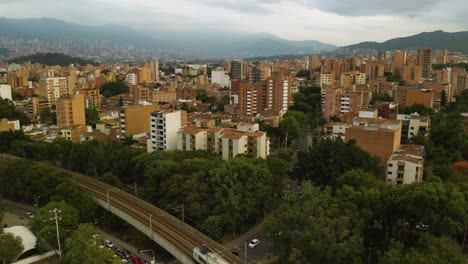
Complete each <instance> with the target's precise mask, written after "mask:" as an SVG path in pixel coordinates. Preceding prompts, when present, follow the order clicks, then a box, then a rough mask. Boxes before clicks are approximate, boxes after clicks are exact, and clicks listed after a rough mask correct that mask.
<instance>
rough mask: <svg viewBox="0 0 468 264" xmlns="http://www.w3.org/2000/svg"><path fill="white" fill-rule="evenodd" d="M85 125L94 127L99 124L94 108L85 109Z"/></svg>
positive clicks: (97, 113) (96, 111)
mask: <svg viewBox="0 0 468 264" xmlns="http://www.w3.org/2000/svg"><path fill="white" fill-rule="evenodd" d="M85 119H86V124H87V125H91V126H94V125H96V124H97V123H98V122H99V112H98V110H96V109H94V108H86V110H85Z"/></svg>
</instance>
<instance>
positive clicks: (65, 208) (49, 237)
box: [31, 202, 79, 245]
mask: <svg viewBox="0 0 468 264" xmlns="http://www.w3.org/2000/svg"><path fill="white" fill-rule="evenodd" d="M55 208H57V209H58V210H60V213H58V215H59V217H60V218H61V220H59V233H60V241H61V243H63V242H64V241H65V240H66V239H67V238H68V237H70V236H71V235H72V234H73V230H74V229H75V228H76V227H77V225H78V219H79V212H78V210H77V209H76V208H74V207H72V206H70V205H68V204H67V203H65V202H50V203H48V204H47V205H46V206H44V207H42V208H40V209H39V211H38V212H37V214H36V216H35V217H34V218H33V220H32V221H31V228H32V229H33V231H34V232H35V233H36V234H37V236H38V238H40V239H43V240H44V241H46V242H47V243H49V244H51V245H57V233H56V225H55V220H54V221H52V220H50V219H51V218H52V217H54V214H53V212H52V211H53V210H54V209H55Z"/></svg>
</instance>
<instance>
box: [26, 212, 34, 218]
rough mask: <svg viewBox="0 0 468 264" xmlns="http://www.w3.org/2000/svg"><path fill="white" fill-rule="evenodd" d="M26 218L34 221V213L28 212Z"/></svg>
mask: <svg viewBox="0 0 468 264" xmlns="http://www.w3.org/2000/svg"><path fill="white" fill-rule="evenodd" d="M26 217H28V218H30V219H33V218H34V213H31V212H26Z"/></svg>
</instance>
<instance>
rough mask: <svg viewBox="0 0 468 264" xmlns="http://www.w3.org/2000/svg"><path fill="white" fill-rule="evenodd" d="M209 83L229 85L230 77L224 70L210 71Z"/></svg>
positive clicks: (222, 85)
mask: <svg viewBox="0 0 468 264" xmlns="http://www.w3.org/2000/svg"><path fill="white" fill-rule="evenodd" d="M211 83H213V84H219V86H221V87H222V88H224V87H231V79H230V78H229V75H228V74H227V73H226V72H225V71H211Z"/></svg>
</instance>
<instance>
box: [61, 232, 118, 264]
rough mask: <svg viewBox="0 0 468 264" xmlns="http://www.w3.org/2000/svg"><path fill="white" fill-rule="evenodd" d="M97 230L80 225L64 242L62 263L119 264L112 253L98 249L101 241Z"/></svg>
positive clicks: (105, 249)
mask: <svg viewBox="0 0 468 264" xmlns="http://www.w3.org/2000/svg"><path fill="white" fill-rule="evenodd" d="M96 234H98V230H97V229H95V228H94V227H93V226H92V225H90V224H81V225H80V226H79V227H78V229H77V230H76V231H75V232H74V233H73V235H72V236H70V237H69V238H68V239H67V240H66V241H65V252H66V253H65V258H64V259H63V263H66V264H81V263H102V264H106V263H109V264H112V263H121V261H120V260H118V258H116V257H114V253H113V252H112V251H110V250H109V249H107V248H104V247H100V245H101V239H100V238H99V236H96Z"/></svg>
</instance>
